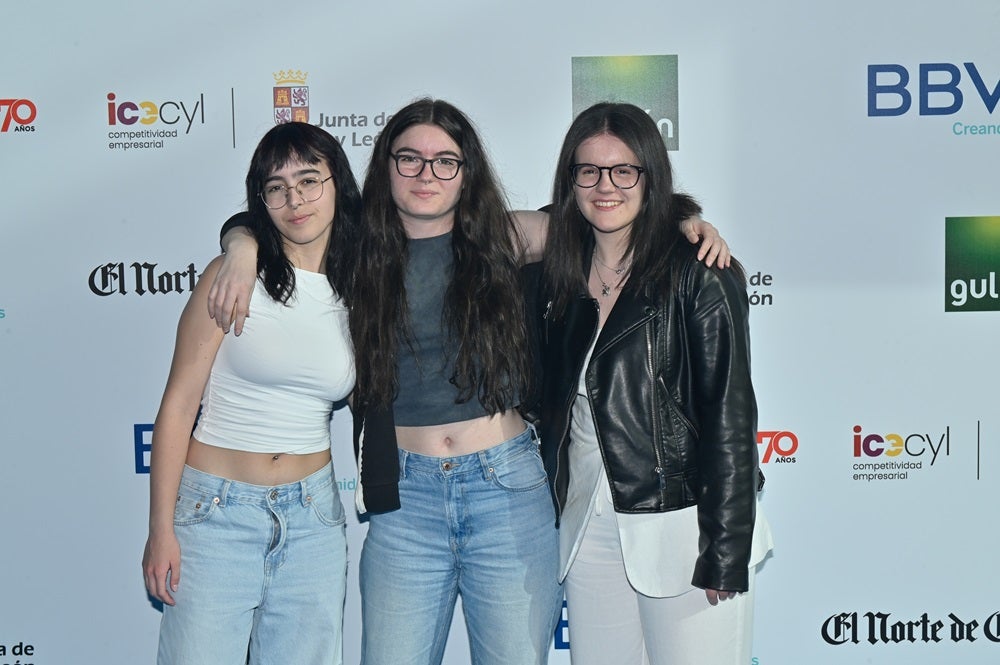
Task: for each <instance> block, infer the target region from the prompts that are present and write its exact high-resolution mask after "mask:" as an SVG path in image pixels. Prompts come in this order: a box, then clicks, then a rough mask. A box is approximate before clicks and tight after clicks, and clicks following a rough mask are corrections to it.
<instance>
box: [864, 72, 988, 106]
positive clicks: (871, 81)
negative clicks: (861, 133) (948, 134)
mask: <svg viewBox="0 0 1000 665" xmlns="http://www.w3.org/2000/svg"><path fill="white" fill-rule="evenodd" d="M963 71H964V72H965V75H964V76H963V73H962V72H963ZM918 72H919V73H918V79H917V88H916V92H917V98H918V100H919V113H920V115H952V114H954V113H958V111H960V110H961V109H962V107H963V105H964V104H965V97H966V94H967V93H968V92H969V91H968V90H967V91H966V92H965V93H963V91H962V88H961V87H960V85H959V84H960V83H961V82H962V81H963V78H965V77H967V78H968V80H969V81H970V82H971V83H972V87H973V88H974V90H975V94H976V95H977V96H978V98H979V101H982V103H983V106H984V107H985V109H986V111H987V113H993V109H995V108H996V106H997V102H998V101H1000V81H998V82H997V83H995V84H994V85H993V90H990V89H989V87H988V86H987V84H986V81H985V80H984V79H983V75H982V74H981V73H980V72H979V68H978V67H976V64H975V63H972V62H965V63H962V68H961V69H960V68H959V67H958V65H954V64H951V63H949V62H933V63H923V64H920V65H918ZM909 85H910V71H909V70H908V69H907V68H906V67H904V66H903V65H895V64H891V65H868V115H869V117H871V116H896V115H903V114H905V113H907V112H908V111H909V110H910V108H911V106H912V105H913V95H912V93H911V91H910V88H909V87H908V86H909ZM966 87H968V86H966ZM972 99H975V97H972Z"/></svg>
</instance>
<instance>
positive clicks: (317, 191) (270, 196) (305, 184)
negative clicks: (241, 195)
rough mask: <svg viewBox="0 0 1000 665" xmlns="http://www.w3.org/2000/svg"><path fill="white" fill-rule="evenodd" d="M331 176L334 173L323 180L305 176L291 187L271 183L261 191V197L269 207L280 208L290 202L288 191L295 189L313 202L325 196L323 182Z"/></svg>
mask: <svg viewBox="0 0 1000 665" xmlns="http://www.w3.org/2000/svg"><path fill="white" fill-rule="evenodd" d="M331 178H333V176H332V175H331V176H327V177H326V178H323V179H322V180H320V179H319V178H313V177H309V178H303V179H302V180H299V181H298V182H297V183H295V185H293V186H292V187H290V188H289V187H285V186H284V185H282V184H280V183H271V184H270V185H267V186H265V187H264V191H262V192H261V193H260V198H261V200H262V201H263V202H264V205H266V206H267V207H268V208H270V209H271V210H278V209H279V208H284V207H285V205H286V204H287V203H288V193H289V192H291V191H292V190H293V189H294V190H295V191H296V192H298V194H299V196H301V197H302V200H303V201H305V202H306V203H311V202H313V201H315V200H317V199H319V197H321V196H323V183H324V182H326V181H327V180H330V179H331Z"/></svg>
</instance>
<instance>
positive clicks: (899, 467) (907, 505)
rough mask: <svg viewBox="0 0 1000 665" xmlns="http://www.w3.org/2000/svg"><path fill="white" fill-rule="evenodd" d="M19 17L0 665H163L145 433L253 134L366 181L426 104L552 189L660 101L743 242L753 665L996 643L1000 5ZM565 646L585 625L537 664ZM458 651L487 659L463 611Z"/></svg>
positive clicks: (363, 7) (787, 0)
mask: <svg viewBox="0 0 1000 665" xmlns="http://www.w3.org/2000/svg"><path fill="white" fill-rule="evenodd" d="M5 10H6V11H5V12H4V13H5V16H4V18H3V20H2V21H0V37H2V43H3V44H4V47H5V49H4V50H5V53H7V54H8V57H7V58H6V59H5V61H4V66H3V68H2V73H0V191H2V193H3V197H2V200H3V207H2V210H0V220H2V222H0V229H2V235H0V390H2V396H0V436H2V448H0V489H2V491H3V494H4V500H3V501H2V502H0V665H6V664H12V665H61V664H64V663H95V664H96V663H151V662H153V660H154V653H155V648H156V636H157V628H158V621H159V617H160V614H159V611H160V608H159V607H157V605H156V604H155V603H153V602H151V601H150V599H149V598H148V597H147V595H146V593H145V591H144V588H143V584H142V579H141V575H140V570H139V562H140V557H141V552H142V547H143V544H144V541H145V536H146V528H147V525H146V519H147V510H148V478H149V476H148V463H149V446H150V436H151V429H152V425H151V423H152V422H153V419H154V417H155V415H156V411H157V408H158V404H159V399H160V396H161V392H162V389H163V385H164V382H165V379H166V375H167V369H168V366H169V361H170V355H171V351H172V347H173V337H174V332H175V326H176V321H177V318H178V316H179V314H180V311H181V309H182V307H183V305H184V303H185V301H186V299H187V297H188V295H189V294H190V292H191V290H192V289H193V287H194V285H195V283H196V281H197V279H198V277H199V274H200V272H201V271H202V270H203V269H204V267H205V265H206V264H207V263H208V261H209V260H211V258H212V257H213V256H214V255H215V254H216V253H217V252H218V230H219V228H220V226H221V224H222V222H223V221H224V220H225V219H226V218H227V217H228V216H229V215H231V214H232V213H234V212H236V211H238V210H240V209H241V208H243V206H244V205H245V202H244V200H243V190H242V182H243V178H244V175H245V172H246V167H247V165H248V162H249V158H250V154H251V151H252V149H253V147H254V146H255V144H256V142H257V140H258V139H259V137H260V136H261V135H262V134H263V133H264V132H265V131H266V130H267V129H268V128H269V127H270V126H272V125H273V124H274V123H276V122H285V121H288V120H301V121H305V122H309V123H313V124H316V125H319V126H321V127H323V128H325V129H326V130H327V131H329V132H330V133H331V134H333V135H335V136H336V137H337V138H338V139H339V140H340V141H341V143H342V144H343V145H344V147H345V149H346V150H347V154H348V156H349V158H350V159H351V162H352V164H353V166H354V168H355V171H356V174H357V175H358V177H359V178H361V177H362V176H363V173H364V170H365V167H366V164H367V160H368V156H369V151H370V147H371V145H372V143H373V141H374V138H375V136H377V134H378V132H379V131H380V129H381V127H382V126H383V125H384V124H385V121H386V119H387V118H388V117H389V116H390V115H391V114H392V113H393V112H394V111H395V110H396V109H398V108H399V107H400V106H402V105H403V104H405V103H407V102H408V101H410V100H412V99H413V98H415V97H418V96H423V95H431V96H436V97H441V98H444V99H448V100H450V101H452V102H454V103H456V104H457V105H458V106H459V107H460V108H462V109H464V110H465V111H466V112H467V113H468V114H469V115H470V116H471V117H472V118H473V119H474V120H475V121H476V123H477V124H478V127H479V129H480V130H481V132H482V135H483V136H484V138H485V140H486V142H487V144H488V146H489V148H490V151H491V154H492V156H493V158H494V160H495V163H496V166H497V169H498V171H499V172H500V174H501V176H502V179H503V181H504V183H505V186H506V188H507V191H508V195H509V198H510V201H511V204H512V206H514V207H515V208H530V209H533V208H537V207H540V206H542V205H544V204H545V203H547V202H548V200H549V193H550V187H551V181H552V169H553V167H554V164H555V161H556V156H557V152H558V148H559V145H560V142H561V139H562V136H563V134H564V132H565V130H566V128H567V127H568V125H569V123H570V121H571V119H572V117H573V114H574V113H576V112H578V111H579V110H581V109H583V108H585V107H586V106H588V105H589V104H591V103H593V102H594V101H597V100H601V99H619V100H626V101H631V102H634V103H636V104H639V105H640V106H642V107H643V108H644V109H647V110H648V112H649V113H650V114H651V116H652V117H653V118H654V119H655V120H656V122H657V124H658V125H659V127H660V128H661V131H662V133H663V140H664V141H665V142H666V145H667V146H668V148H669V149H670V150H671V156H672V158H673V160H674V163H675V167H676V170H677V182H678V183H679V185H680V187H681V188H683V189H684V190H686V191H689V192H691V193H693V194H694V195H696V196H697V197H698V198H699V199H700V200H701V201H702V203H703V204H704V207H705V211H706V212H705V216H706V217H707V218H708V219H709V220H711V221H712V222H714V223H715V224H716V225H717V226H719V227H720V228H721V230H722V232H723V234H724V236H725V237H726V238H727V240H728V241H729V243H730V245H731V247H732V248H733V250H734V252H735V254H736V256H737V257H738V258H739V259H740V260H741V261H743V263H744V264H745V265H746V267H747V269H748V274H749V276H750V283H749V285H748V293H749V297H750V301H751V304H752V316H751V326H752V336H753V353H754V380H755V385H756V388H757V392H758V399H759V403H760V432H759V434H758V439H757V441H758V444H759V452H760V458H761V462H762V468H763V470H764V472H765V474H766V475H767V487H766V489H765V490H764V492H763V502H764V505H765V506H766V510H767V514H768V516H769V517H770V520H771V522H772V525H773V529H774V532H775V540H776V549H775V550H774V553H773V555H772V556H771V557H770V558H769V559H768V560H767V561H766V562H765V564H764V565H763V567H762V569H761V571H760V575H759V577H758V600H757V615H756V626H755V630H756V639H755V644H754V649H753V661H752V663H753V665H796V664H799V663H817V664H824V663H850V664H854V663H872V664H880V665H887V664H896V663H909V664H937V663H944V662H949V663H952V662H957V663H967V664H979V663H982V664H985V663H997V662H1000V599H998V594H997V591H998V586H997V581H996V575H995V564H994V559H995V556H996V554H995V553H996V552H997V550H998V549H1000V535H998V532H997V529H996V528H995V524H994V522H995V520H994V519H993V518H994V517H995V514H996V505H997V503H998V500H1000V489H998V487H1000V452H998V443H1000V415H998V413H1000V412H998V408H997V403H998V397H1000V391H998V389H997V376H998V370H1000V361H998V359H997V358H998V356H997V353H996V351H995V349H996V346H997V342H996V340H997V338H998V331H1000V314H998V311H997V310H1000V284H998V278H997V274H998V272H1000V188H998V186H997V175H996V174H997V173H998V171H1000V168H998V167H1000V163H998V155H1000V112H998V110H997V106H998V103H1000V50H998V49H997V46H996V44H997V42H996V36H997V34H1000V5H998V4H997V3H996V2H995V0H956V1H955V2H951V3H948V4H939V5H938V6H934V5H922V6H921V7H919V8H918V7H916V6H914V5H913V4H912V3H911V2H905V1H904V0H882V1H880V2H875V3H872V2H860V1H858V0H846V2H845V1H841V2H836V3H831V2H821V3H806V4H803V3H796V2H792V1H791V0H778V1H775V2H767V3H741V2H734V1H730V0H726V1H724V2H722V3H716V4H714V5H712V6H711V7H708V6H706V5H705V4H704V3H701V2H694V1H692V0H676V1H672V2H666V3H665V2H659V1H656V2H654V1H653V0H635V1H633V2H631V3H626V4H619V5H609V4H607V3H603V2H592V1H590V0H582V1H578V2H561V1H557V2H551V3H537V2H531V3H529V2H522V1H520V0H507V1H506V2H502V3H500V2H495V3H494V2H482V3H473V4H469V3H462V2H457V1H453V0H436V1H433V2H431V3H429V4H428V3H423V4H412V3H403V2H395V1H386V2H372V3H361V2H351V3H349V2H341V1H339V0H335V1H332V2H326V3H313V4H307V5H287V6H277V5H275V6H265V5H253V4H248V3H243V2H236V1H235V0H220V1H218V2H212V3H194V2H190V1H188V0H179V1H178V2H174V3H172V4H169V5H149V4H136V3H126V2H117V1H107V0H97V1H96V2H91V3H77V4H74V3H56V2H50V1H48V2H47V1H44V0H43V1H40V2H35V3H22V4H20V5H17V6H16V7H15V6H12V5H9V3H8V4H7V5H5ZM349 421H350V418H349V414H348V413H347V412H346V410H342V411H339V412H337V413H336V415H335V419H334V422H333V424H332V427H333V431H334V438H335V450H334V455H335V464H336V474H337V481H338V485H339V487H340V490H341V496H342V498H343V500H344V503H345V505H346V506H348V507H351V506H352V505H353V504H352V492H353V490H354V488H355V485H356V470H355V466H354V460H353V457H352V452H351V445H350V440H349ZM349 520H350V521H349V526H348V532H349V545H350V566H349V577H350V579H349V589H350V591H349V594H348V600H347V620H346V625H345V658H346V662H348V663H356V662H357V661H358V653H359V641H360V637H359V635H360V617H359V598H358V592H357V560H358V555H359V552H360V549H361V543H362V542H363V539H364V532H365V525H364V524H363V523H360V522H359V521H358V519H357V518H356V516H355V515H354V514H353V512H351V515H350V518H349ZM572 641H573V636H572V635H570V634H569V632H568V630H567V628H566V625H565V622H563V623H562V624H561V625H560V626H559V627H558V630H557V631H556V633H555V634H554V635H553V642H552V658H551V659H550V662H552V663H556V664H562V663H569V655H568V653H569V652H568V648H569V647H570V645H571V644H572ZM446 660H447V662H448V663H449V664H451V665H457V664H460V663H466V662H468V653H467V644H466V641H465V636H464V625H463V624H462V619H461V615H460V612H459V613H457V614H456V619H455V625H454V627H453V631H452V638H451V643H450V645H449V648H448V652H447V654H446Z"/></svg>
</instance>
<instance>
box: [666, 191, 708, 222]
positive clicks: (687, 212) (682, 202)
mask: <svg viewBox="0 0 1000 665" xmlns="http://www.w3.org/2000/svg"><path fill="white" fill-rule="evenodd" d="M694 215H701V205H699V204H698V202H697V201H695V200H694V197H692V196H690V195H688V194H678V193H676V192H674V195H673V198H672V199H671V200H670V216H671V217H673V220H672V221H676V222H677V223H678V224H679V223H681V222H683V221H684V220H685V219H687V218H688V217H693V216H694Z"/></svg>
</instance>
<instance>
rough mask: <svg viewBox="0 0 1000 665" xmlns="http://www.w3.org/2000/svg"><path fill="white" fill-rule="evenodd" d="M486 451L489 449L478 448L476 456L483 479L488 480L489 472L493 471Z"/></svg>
mask: <svg viewBox="0 0 1000 665" xmlns="http://www.w3.org/2000/svg"><path fill="white" fill-rule="evenodd" d="M488 451H489V449H487V450H480V451H479V452H478V453H476V456H477V457H478V458H479V468H480V469H482V472H483V480H489V479H490V474H491V473H493V466H492V464H490V458H489V455H487V452H488Z"/></svg>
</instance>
